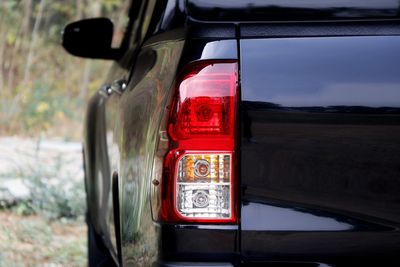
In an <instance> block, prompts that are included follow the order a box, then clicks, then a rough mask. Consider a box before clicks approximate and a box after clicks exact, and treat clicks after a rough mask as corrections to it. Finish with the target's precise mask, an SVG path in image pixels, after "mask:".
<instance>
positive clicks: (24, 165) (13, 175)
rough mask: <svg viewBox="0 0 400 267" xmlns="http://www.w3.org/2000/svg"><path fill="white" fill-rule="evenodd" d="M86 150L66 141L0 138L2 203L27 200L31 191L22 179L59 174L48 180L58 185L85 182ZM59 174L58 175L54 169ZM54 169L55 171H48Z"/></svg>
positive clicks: (0, 193)
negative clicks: (59, 183) (60, 183)
mask: <svg viewBox="0 0 400 267" xmlns="http://www.w3.org/2000/svg"><path fill="white" fill-rule="evenodd" d="M81 151H82V146H81V144H80V143H79V142H67V141H64V140H62V139H54V138H53V139H29V138H20V137H0V182H1V183H0V200H3V199H6V200H9V199H10V198H16V199H21V198H26V197H28V196H29V189H28V188H27V186H26V185H24V181H23V179H21V175H31V174H32V173H35V172H36V173H37V172H44V173H46V174H49V173H54V174H56V175H57V174H59V175H57V177H56V176H55V177H46V179H48V180H49V181H50V182H54V183H57V182H59V181H60V180H61V178H63V177H64V178H68V179H65V181H63V182H66V183H67V184H66V186H68V181H72V182H73V181H79V180H82V179H83V170H82V152H81ZM55 168H56V169H57V171H54V169H55ZM49 169H53V170H52V171H48V170H49Z"/></svg>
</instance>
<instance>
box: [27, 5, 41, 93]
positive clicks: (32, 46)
mask: <svg viewBox="0 0 400 267" xmlns="http://www.w3.org/2000/svg"><path fill="white" fill-rule="evenodd" d="M45 2H46V1H45V0H40V3H39V10H38V14H37V16H36V19H35V24H34V26H33V30H32V38H31V41H30V43H29V50H28V59H27V61H26V65H25V71H24V79H23V85H27V84H28V82H29V79H30V74H31V68H32V61H33V52H34V49H35V46H36V43H37V36H38V31H39V26H40V22H41V21H42V17H43V9H44V4H45Z"/></svg>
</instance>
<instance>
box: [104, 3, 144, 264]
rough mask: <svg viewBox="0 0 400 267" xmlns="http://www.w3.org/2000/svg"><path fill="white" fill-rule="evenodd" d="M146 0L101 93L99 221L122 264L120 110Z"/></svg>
mask: <svg viewBox="0 0 400 267" xmlns="http://www.w3.org/2000/svg"><path fill="white" fill-rule="evenodd" d="M141 10H142V1H139V0H138V1H133V2H132V5H131V7H130V11H129V17H130V21H129V23H128V26H127V28H126V31H125V36H124V38H123V40H122V43H121V47H127V48H126V49H124V50H125V53H124V54H123V55H122V56H121V58H120V60H118V61H117V62H115V63H114V64H113V66H112V68H111V70H110V73H109V74H108V76H107V78H106V82H105V84H104V85H103V87H102V89H100V90H101V94H102V96H103V103H102V104H100V105H102V106H103V112H102V113H103V119H102V120H101V121H100V122H99V124H100V125H101V124H104V126H103V127H98V128H100V129H99V130H100V132H99V133H98V134H99V135H101V136H102V138H99V143H98V144H97V145H98V146H100V147H103V148H104V154H103V155H104V156H103V157H101V159H100V165H101V166H103V167H102V168H101V170H102V172H101V173H100V172H99V175H98V177H97V178H98V179H100V180H101V183H99V184H100V188H99V189H98V190H99V193H98V201H99V202H100V205H99V210H98V214H99V216H98V218H99V220H100V221H101V222H100V227H101V230H100V231H101V233H102V236H103V238H104V242H105V244H106V246H107V247H108V248H109V249H110V251H111V254H112V256H113V257H114V258H115V260H117V261H118V255H119V253H118V252H119V245H118V244H119V242H118V238H119V216H118V202H119V201H118V175H119V173H120V146H119V144H120V139H121V127H122V126H121V125H120V121H121V120H120V118H121V116H122V114H121V110H120V108H119V105H120V101H121V98H122V97H123V94H124V89H125V88H126V85H127V83H128V82H129V76H130V72H131V70H132V67H133V64H134V62H135V55H136V52H137V49H138V47H139V45H138V44H139V43H140V42H139V41H138V39H137V30H136V29H138V28H139V25H140V24H141V16H140V13H141Z"/></svg>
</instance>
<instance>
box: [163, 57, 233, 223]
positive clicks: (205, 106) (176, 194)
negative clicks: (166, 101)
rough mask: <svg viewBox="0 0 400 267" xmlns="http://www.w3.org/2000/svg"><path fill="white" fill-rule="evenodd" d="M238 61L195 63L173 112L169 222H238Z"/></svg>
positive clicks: (166, 203) (166, 179) (166, 182)
mask: <svg viewBox="0 0 400 267" xmlns="http://www.w3.org/2000/svg"><path fill="white" fill-rule="evenodd" d="M236 112H237V64H236V62H233V61H231V62H202V63H197V64H194V65H190V66H189V67H188V68H187V69H186V71H185V72H184V73H183V75H182V76H181V78H180V80H178V83H177V92H176V95H175V96H174V99H173V104H172V108H171V112H170V116H169V123H168V136H169V138H170V146H169V149H170V150H169V153H168V154H167V155H166V157H165V161H164V175H163V188H162V207H161V212H160V217H161V219H162V220H164V221H168V222H180V221H182V222H207V223H221V222H235V221H236V194H235V190H236V188H235V184H236V183H235V182H236V176H235V173H234V172H233V170H234V168H233V166H234V164H235V162H236V158H235V129H236V125H235V123H236Z"/></svg>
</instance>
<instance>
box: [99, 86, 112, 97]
mask: <svg viewBox="0 0 400 267" xmlns="http://www.w3.org/2000/svg"><path fill="white" fill-rule="evenodd" d="M112 92H113V90H112V89H111V85H110V84H108V83H106V84H104V85H103V86H102V87H101V88H100V90H99V94H100V95H102V96H104V97H108V96H109V95H111V94H112Z"/></svg>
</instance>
